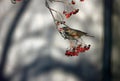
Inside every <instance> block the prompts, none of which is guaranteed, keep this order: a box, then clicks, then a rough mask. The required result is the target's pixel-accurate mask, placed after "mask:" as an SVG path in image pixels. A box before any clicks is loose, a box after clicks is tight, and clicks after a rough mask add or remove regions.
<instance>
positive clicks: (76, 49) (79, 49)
mask: <svg viewBox="0 0 120 81" xmlns="http://www.w3.org/2000/svg"><path fill="white" fill-rule="evenodd" d="M90 46H91V45H88V46H84V47H82V45H78V46H77V47H74V48H73V49H72V50H66V53H65V55H66V56H78V54H79V53H83V52H85V51H88V50H89V49H90Z"/></svg>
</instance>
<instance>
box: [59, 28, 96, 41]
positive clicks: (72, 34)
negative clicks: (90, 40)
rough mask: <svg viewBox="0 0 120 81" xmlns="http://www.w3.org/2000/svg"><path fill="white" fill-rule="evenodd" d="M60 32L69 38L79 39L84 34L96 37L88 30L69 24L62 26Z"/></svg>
mask: <svg viewBox="0 0 120 81" xmlns="http://www.w3.org/2000/svg"><path fill="white" fill-rule="evenodd" d="M60 32H61V34H62V35H63V36H64V38H65V39H68V40H78V39H80V38H81V37H82V36H88V37H94V36H91V35H89V34H88V33H86V32H83V31H80V30H76V29H73V28H70V27H68V26H65V27H62V28H60Z"/></svg>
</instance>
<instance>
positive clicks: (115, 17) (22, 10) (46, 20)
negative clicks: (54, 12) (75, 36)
mask: <svg viewBox="0 0 120 81" xmlns="http://www.w3.org/2000/svg"><path fill="white" fill-rule="evenodd" d="M77 2H78V3H77V5H76V7H77V8H79V9H80V12H79V13H78V14H76V15H75V16H72V17H70V19H68V20H67V25H69V26H70V27H71V28H74V29H78V30H81V31H85V32H87V33H89V34H90V35H93V36H95V38H89V37H84V38H83V40H84V41H85V42H86V43H87V44H91V45H92V46H91V49H90V50H89V51H87V52H85V53H81V54H79V56H75V57H67V56H65V54H64V53H65V51H66V48H68V47H69V42H68V41H67V40H64V39H63V38H62V37H61V35H60V34H59V33H58V32H57V30H56V28H55V24H54V22H53V19H52V16H51V14H50V12H49V10H48V9H47V8H46V7H45V4H44V3H45V0H25V1H24V2H23V1H21V2H18V3H17V4H12V3H11V1H10V0H0V61H1V62H2V63H1V64H3V65H2V68H3V69H2V71H0V72H1V73H4V77H5V78H7V79H6V80H7V81H8V80H9V81H101V80H102V77H103V72H102V67H103V62H104V61H103V50H104V49H103V47H104V43H103V42H104V21H105V20H104V2H103V1H102V0H85V1H84V2H82V3H81V2H79V1H77ZM51 7H53V8H56V9H61V4H58V5H56V4H54V5H51ZM119 7H120V0H114V1H113V12H112V13H113V14H112V15H111V16H112V32H111V33H113V34H112V36H113V37H112V40H113V43H112V50H111V53H112V55H111V67H110V68H111V73H112V78H111V81H120V71H119V70H120V69H119V68H120V63H119V61H120V60H119V57H120V50H119V49H120V43H119V39H120V33H119V30H120V28H119V25H120V23H119V21H120V15H119V14H120V9H119ZM6 39H7V41H6ZM2 75H3V74H2ZM2 75H1V76H2ZM2 79H3V78H2ZM2 81H3V80H2Z"/></svg>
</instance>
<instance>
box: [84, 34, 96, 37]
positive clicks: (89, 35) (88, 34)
mask: <svg viewBox="0 0 120 81" xmlns="http://www.w3.org/2000/svg"><path fill="white" fill-rule="evenodd" d="M85 36H88V37H95V36H92V35H89V34H86V35H85Z"/></svg>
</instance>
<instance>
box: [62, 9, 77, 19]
mask: <svg viewBox="0 0 120 81" xmlns="http://www.w3.org/2000/svg"><path fill="white" fill-rule="evenodd" d="M78 12H79V9H75V10H73V11H71V12H67V11H65V10H64V11H63V14H64V15H65V17H66V18H69V17H71V15H74V14H76V13H78Z"/></svg>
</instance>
